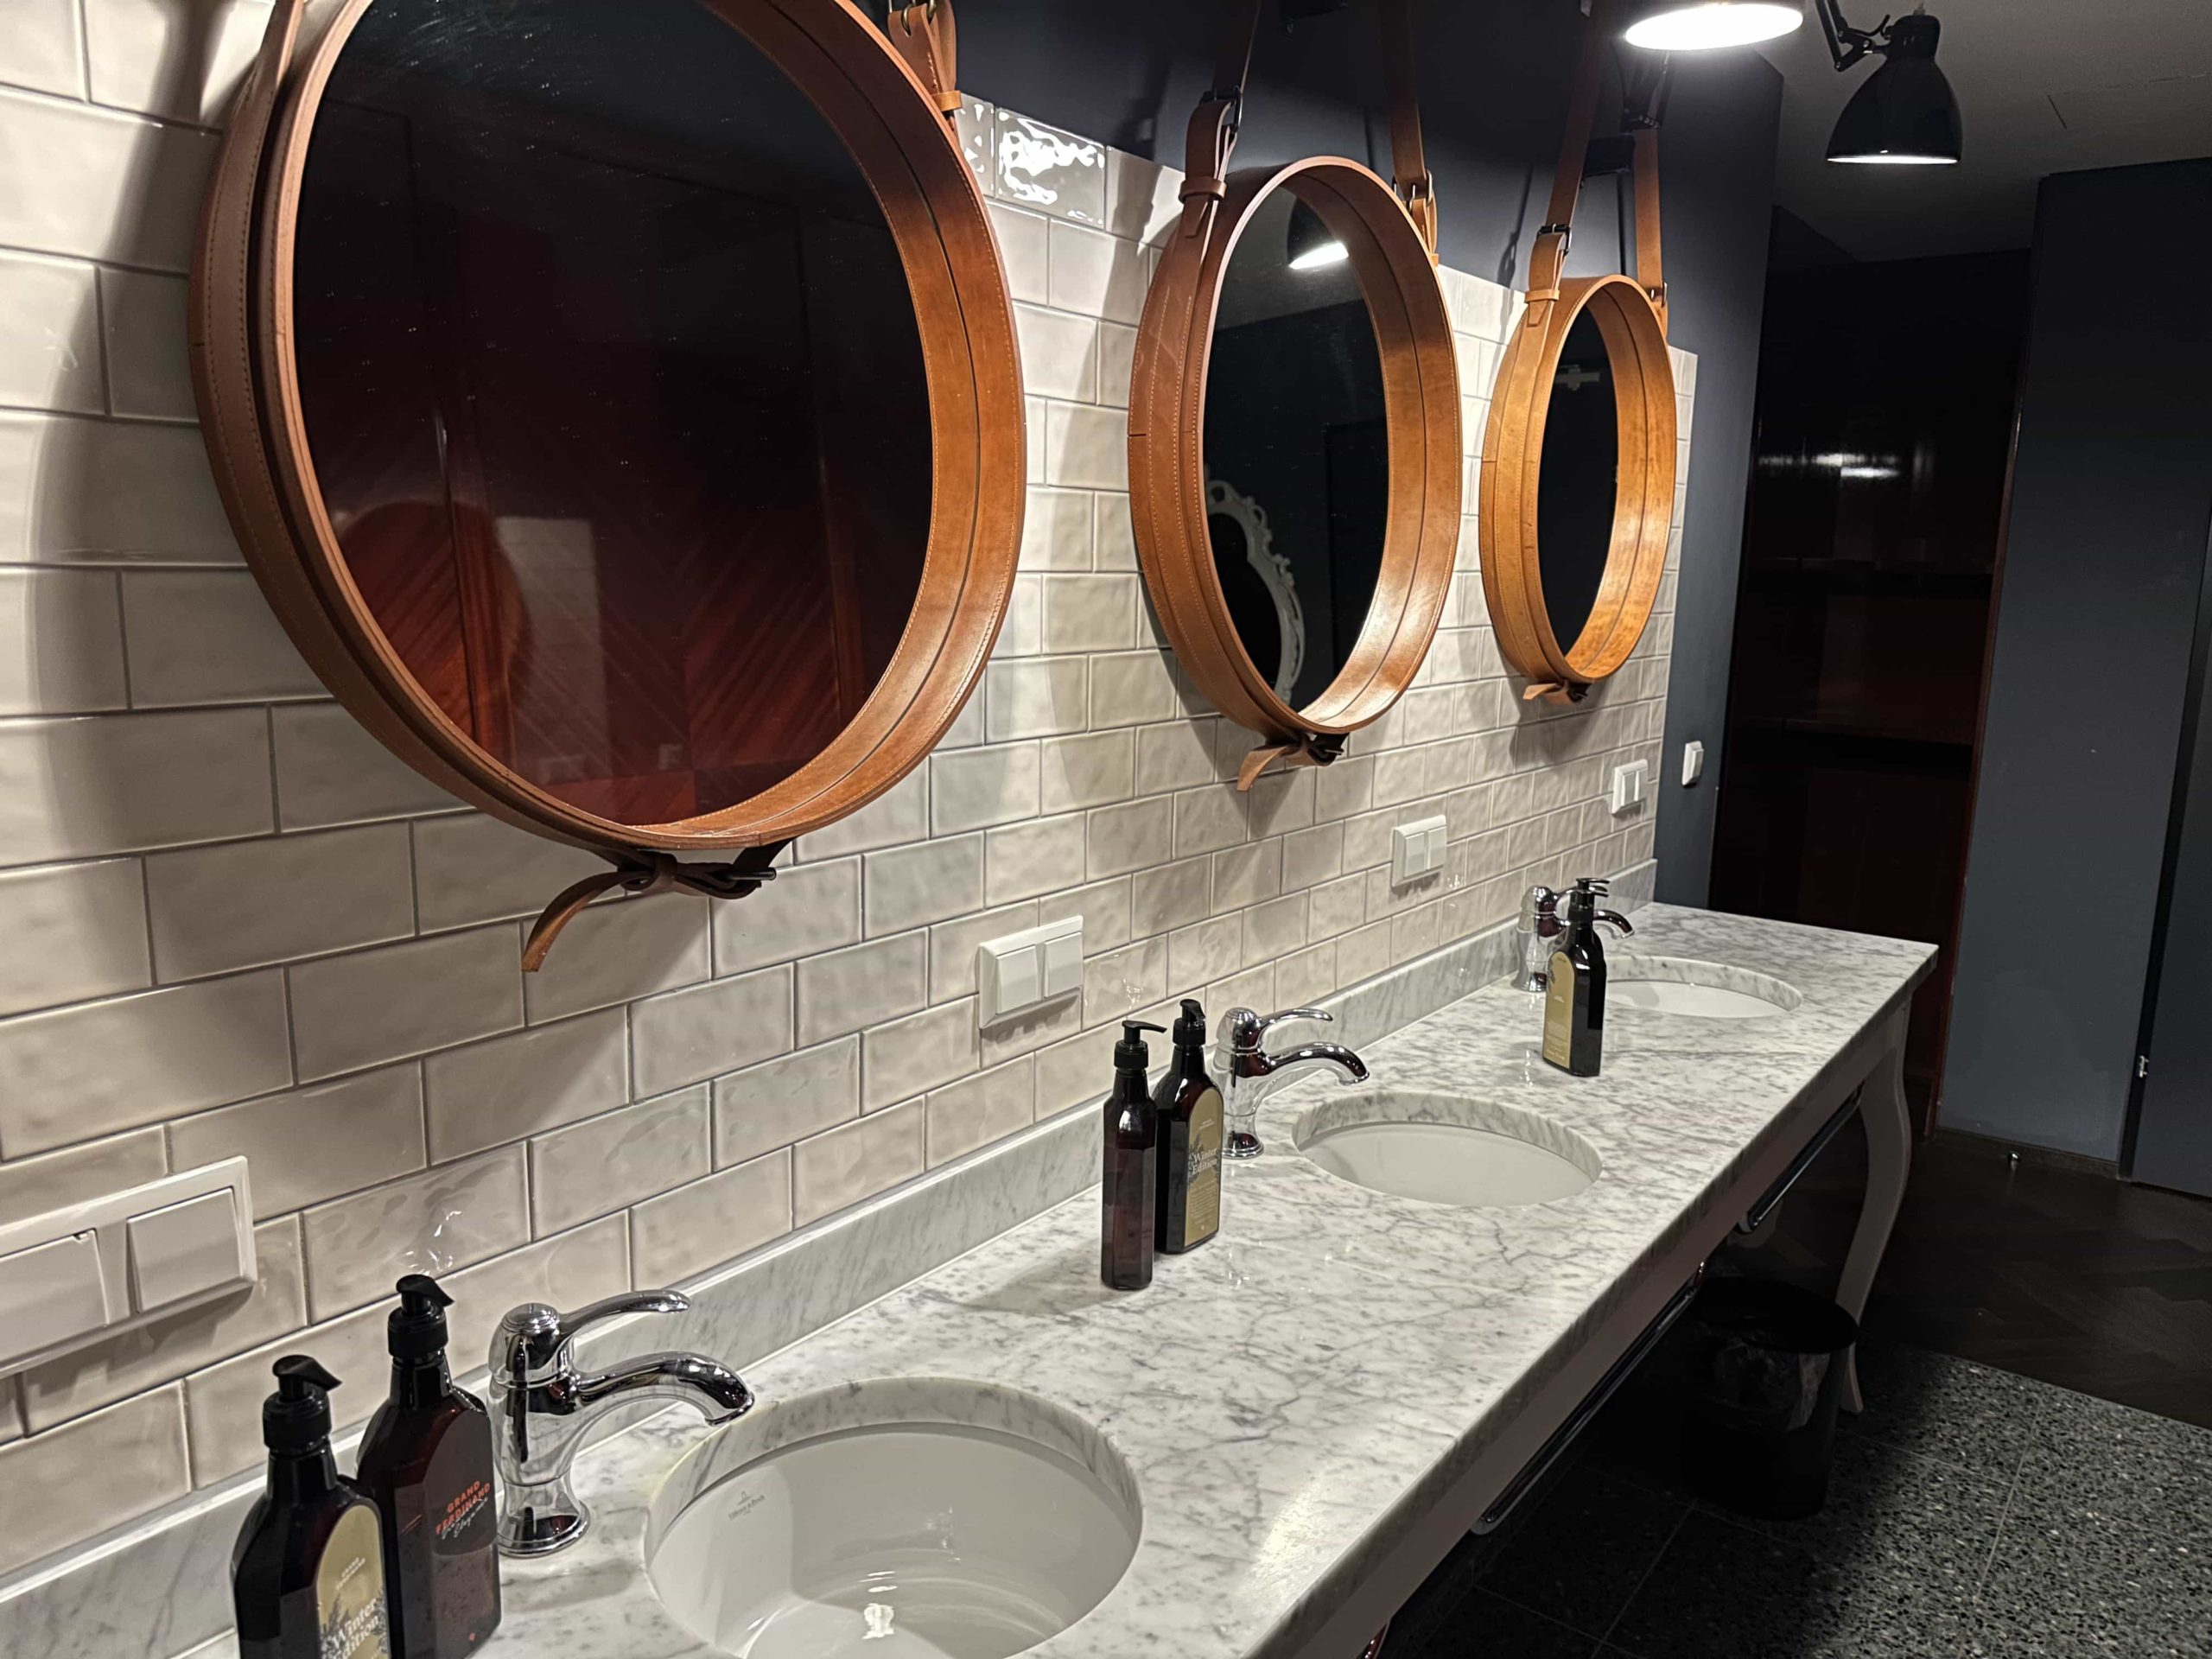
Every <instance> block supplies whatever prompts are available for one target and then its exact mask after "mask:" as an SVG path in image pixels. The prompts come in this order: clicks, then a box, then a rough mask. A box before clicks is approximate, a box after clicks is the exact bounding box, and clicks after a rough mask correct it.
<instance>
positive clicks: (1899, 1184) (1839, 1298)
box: [1835, 1008, 1912, 1412]
mask: <svg viewBox="0 0 2212 1659" xmlns="http://www.w3.org/2000/svg"><path fill="white" fill-rule="evenodd" d="M1910 1017H1911V1011H1910V1009H1909V1008H1900V1009H1898V1010H1897V1013H1895V1014H1891V1016H1890V1020H1889V1029H1888V1033H1887V1037H1888V1039H1889V1040H1888V1046H1887V1047H1886V1049H1885V1051H1884V1052H1883V1055H1882V1058H1881V1059H1879V1060H1878V1061H1877V1062H1876V1063H1875V1066H1874V1070H1873V1071H1872V1074H1871V1075H1870V1076H1869V1077H1867V1079H1866V1089H1865V1090H1864V1092H1863V1093H1862V1094H1861V1095H1860V1096H1859V1118H1860V1121H1861V1122H1864V1123H1865V1124H1866V1200H1865V1202H1864V1203H1863V1204H1862V1205H1860V1207H1859V1230H1858V1231H1856V1232H1855V1233H1853V1235H1852V1236H1851V1253H1850V1255H1847V1256H1846V1257H1845V1258H1844V1262H1843V1281H1842V1283H1841V1284H1840V1285H1839V1286H1838V1287H1837V1288H1836V1296H1835V1299H1836V1302H1837V1305H1838V1306H1840V1307H1841V1308H1842V1309H1843V1311H1844V1312H1845V1313H1848V1314H1850V1315H1851V1317H1852V1318H1853V1319H1857V1318H1859V1316H1860V1315H1861V1314H1862V1313H1865V1312H1866V1293H1867V1292H1868V1291H1869V1290H1870V1289H1872V1287H1873V1283H1874V1272H1875V1269H1876V1268H1879V1267H1880V1266H1881V1265H1882V1252H1883V1251H1884V1250H1885V1249H1888V1248H1889V1243H1890V1229H1891V1226H1893V1225H1894V1224H1896V1222H1897V1207H1898V1205H1901V1204H1903V1203H1904V1185H1905V1179H1906V1177H1907V1176H1908V1175H1910V1173H1912V1117H1911V1113H1910V1110H1909V1109H1908V1108H1907V1107H1906V1105H1905V1098H1904V1034H1905V1025H1906V1022H1907V1020H1909V1019H1910ZM1865 1407H1866V1402H1865V1400H1864V1399H1862V1398H1861V1397H1860V1395H1859V1354H1858V1351H1857V1350H1856V1349H1854V1350H1853V1351H1852V1355H1851V1358H1850V1360H1849V1361H1848V1362H1847V1364H1846V1366H1845V1369H1844V1374H1843V1408H1844V1409H1845V1410H1846V1411H1849V1412H1857V1411H1860V1410H1863V1409H1864V1408H1865Z"/></svg>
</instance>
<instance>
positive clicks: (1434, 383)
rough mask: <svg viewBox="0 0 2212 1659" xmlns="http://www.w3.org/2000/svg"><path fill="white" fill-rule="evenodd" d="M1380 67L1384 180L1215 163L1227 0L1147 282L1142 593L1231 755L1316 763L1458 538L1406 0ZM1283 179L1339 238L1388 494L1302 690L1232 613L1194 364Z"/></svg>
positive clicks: (1253, 9)
mask: <svg viewBox="0 0 2212 1659" xmlns="http://www.w3.org/2000/svg"><path fill="white" fill-rule="evenodd" d="M1382 10H1383V22H1384V45H1385V58H1386V61H1387V63H1388V65H1389V69H1390V74H1391V80H1392V99H1391V103H1392V122H1391V126H1392V149H1393V152H1394V167H1395V171H1396V173H1397V175H1398V178H1399V185H1398V188H1396V189H1395V190H1394V189H1393V188H1392V187H1391V186H1390V185H1389V184H1386V183H1385V182H1384V181H1383V179H1382V178H1381V177H1380V176H1378V175H1376V174H1375V173H1374V172H1372V171H1370V169H1369V168H1365V167H1363V166H1361V165H1360V164H1359V163H1357V162H1351V161H1345V160H1342V159H1339V158H1336V157H1329V156H1317V157H1312V158H1309V159H1307V160H1305V161H1300V162H1292V163H1290V164H1289V165H1288V166H1286V167H1279V168H1256V169H1249V170H1244V171H1240V172H1237V173H1236V174H1233V175H1232V174H1230V173H1229V172H1228V171H1227V166H1228V161H1229V156H1230V150H1231V149H1232V148H1233V147H1234V144H1235V142H1236V124H1237V122H1238V120H1239V119H1240V118H1241V115H1242V110H1243V86H1244V80H1245V78H1246V74H1247V72H1248V70H1249V61H1250V51H1251V41H1252V29H1253V25H1254V24H1255V22H1256V20H1257V16H1258V11H1259V6H1258V3H1257V0H1228V3H1227V5H1226V8H1225V15H1224V20H1223V29H1222V39H1221V47H1220V51H1219V54H1218V62H1217V69H1216V79H1215V82H1214V90H1213V91H1212V92H1209V93H1208V94H1207V96H1206V97H1205V99H1202V100H1201V101H1200V103H1199V105H1198V110H1197V111H1196V112H1195V113H1194V114H1193V115H1192V121H1191V129H1190V137H1189V145H1188V151H1187V155H1186V158H1185V160H1186V165H1185V182H1184V188H1183V214H1182V217H1181V219H1180V220H1179V222H1178V224H1177V225H1176V226H1174V228H1173V230H1172V231H1171V232H1169V233H1168V239H1167V240H1166V243H1165V245H1163V246H1162V249H1161V253H1160V265H1159V269H1158V270H1157V271H1156V272H1155V273H1154V277H1153V281H1152V287H1151V289H1150V291H1149V292H1148V294H1147V296H1146V299H1145V308H1144V315H1143V319H1142V321H1141V324H1140V326H1139V329H1138V335H1137V345H1136V353H1135V365H1134V369H1133V373H1132V377H1131V381H1130V389H1129V435H1128V437H1129V494H1130V506H1131V511H1132V514H1133V518H1134V521H1135V531H1136V540H1137V553H1138V557H1139V561H1140V563H1141V564H1142V566H1143V569H1144V575H1145V582H1146V586H1147V591H1148V592H1149V594H1150V595H1151V598H1152V603H1153V607H1154V610H1155V612H1156V613H1158V615H1159V617H1160V625H1161V626H1162V627H1163V628H1164V629H1165V630H1166V633H1167V637H1168V640H1169V643H1170V644H1172V645H1173V647H1174V649H1175V653H1176V658H1177V660H1178V661H1179V663H1180V664H1182V667H1183V670H1184V671H1185V673H1186V674H1188V675H1189V676H1190V677H1191V680H1192V683H1193V684H1194V685H1195V686H1196V687H1197V689H1198V690H1199V692H1200V693H1202V694H1203V695H1204V696H1206V697H1207V698H1208V699H1209V700H1210V701H1211V702H1212V703H1213V705H1214V706H1215V707H1216V708H1217V709H1219V710H1220V711H1221V712H1222V713H1223V714H1224V715H1227V716H1229V718H1230V719H1231V720H1234V721H1237V722H1238V723H1239V724H1240V725H1243V726H1244V727H1246V728H1249V730H1251V731H1252V732H1253V733H1254V734H1256V736H1257V737H1258V738H1259V740H1260V741H1259V744H1258V746H1257V747H1255V748H1254V749H1253V751H1252V753H1251V754H1250V756H1249V758H1248V759H1247V760H1246V762H1245V764H1244V766H1243V768H1242V769H1241V771H1240V773H1239V779H1238V781H1239V784H1240V786H1242V787H1244V788H1249V787H1250V786H1251V785H1252V783H1253V781H1254V780H1255V779H1256V778H1257V777H1258V776H1259V774H1260V772H1262V771H1263V770H1264V769H1265V768H1266V767H1267V766H1268V765H1269V764H1270V763H1271V762H1274V761H1275V760H1281V761H1282V762H1284V763H1285V764H1287V765H1316V764H1325V763H1326V762H1327V761H1329V760H1332V759H1334V758H1335V756H1336V755H1337V754H1338V753H1339V752H1340V751H1341V750H1342V748H1343V746H1344V739H1345V738H1346V737H1347V736H1348V735H1350V734H1351V733H1352V732H1354V731H1357V729H1358V728H1360V727H1362V726H1364V725H1367V724H1368V723H1369V722H1370V721H1374V720H1375V719H1376V718H1377V717H1378V716H1380V715H1383V713H1384V712H1385V711H1386V710H1387V709H1389V707H1390V705H1391V704H1392V703H1394V702H1396V701H1397V699H1398V697H1399V696H1401V695H1402V694H1403V692H1404V691H1405V690H1406V688H1407V687H1408V685H1410V684H1411V683H1412V682H1413V678H1414V674H1415V673H1416V672H1417V671H1419V669H1420V667H1421V661H1422V658H1424V657H1426V656H1427V652H1428V648H1429V645H1430V643H1431V642H1432V641H1433V639H1434V638H1435V634H1436V628H1437V625H1438V623H1439V621H1440V620H1441V618H1442V615H1443V612H1444V603H1445V600H1446V597H1447V595H1448V594H1449V593H1450V590H1451V582H1452V568H1453V564H1454V563H1455V561H1456V559H1457V556H1458V548H1459V512H1460V495H1461V468H1462V456H1461V445H1460V424H1459V367H1458V363H1457V361H1456V358H1455V354H1454V352H1453V348H1452V324H1451V320H1450V316H1449V315H1448V313H1447V312H1446V308H1445V302H1444V295H1443V290H1442V289H1441V288H1440V285H1439V283H1438V280H1437V275H1436V269H1435V253H1434V226H1435V200H1434V193H1433V187H1432V185H1431V182H1430V180H1429V176H1428V174H1427V170H1426V168H1425V167H1424V166H1423V164H1422V160H1421V143H1420V124H1419V118H1418V113H1417V111H1415V110H1414V105H1413V100H1412V95H1411V88H1412V68H1411V48H1410V42H1409V40H1408V28H1407V21H1406V12H1407V7H1406V4H1405V0H1384V3H1383V7H1382ZM1278 190H1294V191H1295V192H1296V193H1297V194H1298V197H1299V199H1300V200H1301V201H1302V202H1304V203H1305V204H1306V206H1307V207H1311V208H1312V209H1313V211H1314V212H1315V213H1317V214H1318V215H1319V217H1320V219H1321V220H1322V222H1323V223H1324V224H1325V226H1327V227H1328V228H1329V229H1330V230H1331V231H1332V232H1336V233H1337V235H1338V238H1339V239H1340V240H1341V241H1342V242H1343V243H1344V246H1345V248H1346V249H1347V251H1349V253H1350V255H1351V261H1352V264H1353V267H1354V270H1355V271H1356V273H1357V277H1358V282H1359V288H1360V292H1361V295H1362V296H1363V298H1364V300H1365V302H1366V304H1367V308H1368V311H1369V314H1370V317H1371V319H1372V320H1373V322H1374V325H1375V331H1376V344H1377V346H1378V347H1379V349H1380V353H1381V359H1382V368H1383V400H1384V405H1385V409H1386V412H1387V423H1388V436H1389V508H1388V523H1387V529H1386V532H1385V538H1384V546H1383V554H1382V563H1381V569H1380V573H1379V575H1378V578H1377V581H1376V586H1375V590H1374V595H1373V598H1372V600H1371V601H1370V604H1369V607H1368V611H1367V615H1366V620H1365V622H1364V625H1363V627H1362V628H1361V631H1360V632H1359V634H1358V636H1357V640H1356V641H1355V643H1354V645H1352V647H1351V651H1350V652H1348V653H1347V654H1346V658H1345V661H1344V666H1343V668H1342V670H1341V671H1340V672H1339V673H1338V675H1337V677H1336V678H1335V679H1334V680H1333V681H1332V683H1330V684H1329V685H1328V686H1327V687H1326V689H1325V690H1323V691H1322V693H1321V694H1320V695H1319V696H1318V697H1316V698H1315V699H1314V700H1313V702H1309V703H1308V704H1307V705H1306V707H1304V708H1293V707H1292V706H1291V705H1290V704H1289V703H1288V702H1286V701H1285V700H1284V698H1283V696H1281V695H1280V694H1279V693H1278V691H1277V690H1276V689H1275V686H1274V683H1273V676H1272V675H1271V674H1270V673H1269V672H1268V671H1265V670H1263V669H1262V667H1261V666H1260V665H1259V664H1256V663H1255V662H1254V661H1253V659H1252V657H1251V654H1250V652H1248V651H1247V650H1246V649H1245V647H1244V645H1243V641H1242V640H1241V639H1240V638H1239V636H1238V633H1237V629H1236V624H1235V623H1234V621H1233V620H1231V618H1230V609H1229V603H1228V600H1227V598H1226V596H1225V595H1224V590H1223V588H1222V583H1221V579H1220V576H1219V575H1218V573H1217V569H1216V565H1215V555H1214V550H1213V543H1212V539H1211V534H1210V532H1209V530H1208V525H1207V516H1208V513H1207V494H1206V467H1205V453H1204V451H1205V404H1206V373H1207V363H1208V359H1209V355H1210V353H1211V345H1212V339H1213V331H1214V326H1215V321H1216V318H1217V312H1218V309H1219V307H1220V302H1221V294H1222V285H1223V282H1224V276H1225V274H1226V271H1227V269H1228V264H1229V259H1230V253H1231V251H1233V250H1234V249H1235V247H1236V242H1237V238H1238V237H1239V236H1240V235H1241V234H1242V233H1243V231H1244V230H1245V228H1246V226H1248V225H1249V223H1250V222H1251V220H1252V219H1253V217H1254V215H1255V213H1256V212H1257V211H1258V210H1259V208H1260V207H1261V206H1262V204H1263V203H1265V202H1266V201H1267V200H1268V198H1269V197H1270V195H1271V194H1272V193H1274V192H1275V191H1278Z"/></svg>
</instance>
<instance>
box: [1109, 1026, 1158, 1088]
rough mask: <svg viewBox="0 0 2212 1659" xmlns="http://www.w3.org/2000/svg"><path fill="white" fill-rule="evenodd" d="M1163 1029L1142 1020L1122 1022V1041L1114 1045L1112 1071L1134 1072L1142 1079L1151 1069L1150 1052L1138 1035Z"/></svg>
mask: <svg viewBox="0 0 2212 1659" xmlns="http://www.w3.org/2000/svg"><path fill="white" fill-rule="evenodd" d="M1165 1029H1166V1027H1161V1026H1155V1025H1153V1024H1150V1023H1149V1022H1147V1021H1146V1020H1122V1040H1121V1041H1120V1042H1118V1043H1116V1044H1115V1045H1114V1069H1115V1070H1116V1071H1134V1072H1135V1073H1136V1074H1137V1075H1138V1076H1139V1077H1142V1076H1143V1075H1144V1074H1145V1072H1146V1071H1148V1070H1150V1069H1151V1066H1152V1051H1151V1050H1150V1049H1149V1048H1147V1047H1146V1046H1145V1041H1144V1039H1143V1038H1142V1037H1141V1035H1139V1034H1138V1033H1141V1032H1147V1031H1164V1030H1165Z"/></svg>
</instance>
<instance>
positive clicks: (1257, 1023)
mask: <svg viewBox="0 0 2212 1659" xmlns="http://www.w3.org/2000/svg"><path fill="white" fill-rule="evenodd" d="M1336 1017H1337V1016H1336V1015H1335V1014H1331V1013H1329V1012H1328V1011H1327V1010H1325V1009H1323V1008H1285V1009H1283V1010H1282V1011H1281V1013H1279V1014H1264V1015H1263V1014H1255V1013H1253V1011H1252V1010H1251V1009H1249V1008H1231V1009H1230V1011H1229V1012H1228V1013H1227V1014H1224V1015H1223V1016H1222V1019H1221V1027H1220V1030H1219V1033H1218V1035H1217V1039H1216V1040H1217V1042H1218V1043H1219V1044H1220V1046H1221V1048H1222V1049H1223V1051H1224V1052H1228V1053H1232V1054H1251V1053H1255V1052H1258V1050H1259V1047H1260V1044H1261V1041H1262V1039H1264V1038H1265V1037H1266V1036H1267V1034H1268V1032H1269V1031H1270V1030H1272V1029H1273V1028H1274V1027H1276V1026H1279V1025H1281V1023H1282V1022H1283V1021H1284V1020H1325V1021H1331V1022H1333V1021H1334V1020H1335V1019H1336Z"/></svg>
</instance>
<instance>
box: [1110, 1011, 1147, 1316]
mask: <svg viewBox="0 0 2212 1659" xmlns="http://www.w3.org/2000/svg"><path fill="white" fill-rule="evenodd" d="M1159 1029H1160V1027H1158V1026H1150V1025H1147V1024H1146V1023H1145V1022H1144V1021H1143V1020H1122V1040H1121V1041H1120V1042H1118V1043H1116V1044H1115V1045H1114V1091H1113V1093H1111V1094H1109V1095H1108V1096H1106V1147H1105V1171H1104V1183H1103V1186H1102V1187H1101V1189H1100V1192H1099V1204H1100V1216H1099V1239H1098V1277H1099V1279H1100V1280H1101V1281H1103V1283H1104V1284H1105V1285H1106V1287H1108V1288H1109V1289H1110V1290H1142V1289H1143V1288H1144V1287H1146V1286H1147V1285H1148V1284H1150V1283H1151V1282H1152V1251H1153V1239H1152V1234H1153V1221H1152V1217H1153V1206H1154V1204H1155V1203H1156V1202H1157V1199H1158V1193H1157V1192H1155V1190H1154V1188H1155V1186H1156V1184H1157V1182H1158V1179H1159V1167H1158V1166H1159V1158H1160V1117H1159V1114H1157V1113H1156V1112H1154V1110H1153V1109H1152V1079H1151V1078H1150V1077H1148V1076H1147V1072H1148V1071H1150V1070H1151V1066H1152V1055H1151V1052H1150V1051H1149V1050H1147V1048H1146V1047H1145V1046H1144V1036H1143V1033H1146V1032H1147V1031H1158V1030H1159Z"/></svg>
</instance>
